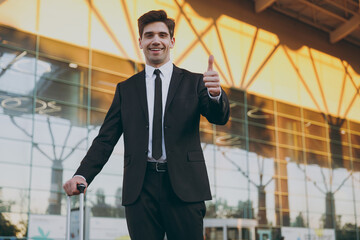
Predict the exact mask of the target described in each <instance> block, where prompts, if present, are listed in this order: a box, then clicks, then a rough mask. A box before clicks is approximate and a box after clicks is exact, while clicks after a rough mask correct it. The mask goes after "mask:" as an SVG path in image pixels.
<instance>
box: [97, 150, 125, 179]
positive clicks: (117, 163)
mask: <svg viewBox="0 0 360 240" xmlns="http://www.w3.org/2000/svg"><path fill="white" fill-rule="evenodd" d="M123 169H124V157H123V154H114V153H113V154H111V156H110V158H109V161H108V162H107V163H106V164H105V166H104V168H103V169H102V170H101V173H103V174H109V175H114V176H115V175H117V176H122V174H123Z"/></svg>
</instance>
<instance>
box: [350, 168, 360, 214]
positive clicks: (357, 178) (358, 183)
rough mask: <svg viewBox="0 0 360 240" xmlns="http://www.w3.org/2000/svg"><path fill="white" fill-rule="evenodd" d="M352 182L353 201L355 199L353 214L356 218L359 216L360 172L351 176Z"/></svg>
mask: <svg viewBox="0 0 360 240" xmlns="http://www.w3.org/2000/svg"><path fill="white" fill-rule="evenodd" d="M352 182H353V184H354V190H355V191H354V196H355V197H354V199H355V202H354V203H353V204H354V205H355V207H354V208H355V211H354V212H355V213H356V216H357V217H358V216H360V191H359V189H360V171H358V172H354V173H353V175H352Z"/></svg>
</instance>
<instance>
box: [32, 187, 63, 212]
mask: <svg viewBox="0 0 360 240" xmlns="http://www.w3.org/2000/svg"><path fill="white" fill-rule="evenodd" d="M50 197H51V193H50V191H49V190H43V191H40V190H31V193H30V213H32V214H49V205H50V201H51V200H50V199H51V198H50ZM60 207H61V208H60V211H61V213H62V214H63V215H65V214H66V195H65V194H64V193H63V194H62V198H61V205H60ZM58 214H59V213H58Z"/></svg>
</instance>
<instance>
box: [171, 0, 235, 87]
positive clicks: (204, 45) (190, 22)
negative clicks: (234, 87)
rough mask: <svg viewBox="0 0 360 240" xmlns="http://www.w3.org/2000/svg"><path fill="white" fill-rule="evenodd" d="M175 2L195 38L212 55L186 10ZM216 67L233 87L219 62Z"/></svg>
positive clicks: (175, 0)
mask: <svg viewBox="0 0 360 240" xmlns="http://www.w3.org/2000/svg"><path fill="white" fill-rule="evenodd" d="M174 2H175V3H176V5H177V6H178V8H179V10H180V12H181V13H182V14H183V16H184V17H185V19H186V21H187V23H188V24H189V26H190V28H191V30H192V31H193V32H194V34H195V36H196V37H197V38H198V39H199V42H200V43H201V46H202V47H203V48H204V50H205V52H206V53H207V54H208V55H211V51H210V50H209V48H208V47H207V46H206V44H205V42H204V41H203V39H202V38H201V37H200V35H199V33H198V32H197V30H196V29H195V27H194V24H193V23H192V21H191V19H190V18H189V17H188V16H187V15H186V13H185V12H184V9H183V8H182V6H181V5H180V4H179V2H178V1H177V0H174ZM214 64H215V67H216V69H217V71H218V72H219V75H220V76H221V78H222V79H223V80H224V81H225V83H226V84H227V85H229V86H231V84H230V83H229V81H228V80H227V78H226V76H225V74H224V72H223V71H222V70H221V68H220V66H219V64H218V63H217V61H216V60H215V61H214Z"/></svg>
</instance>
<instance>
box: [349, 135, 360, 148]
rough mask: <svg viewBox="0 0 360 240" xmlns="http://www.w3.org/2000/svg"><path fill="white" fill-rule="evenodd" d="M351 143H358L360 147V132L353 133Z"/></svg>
mask: <svg viewBox="0 0 360 240" xmlns="http://www.w3.org/2000/svg"><path fill="white" fill-rule="evenodd" d="M351 144H353V145H356V146H357V147H359V148H360V135H358V134H354V133H352V134H351Z"/></svg>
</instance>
